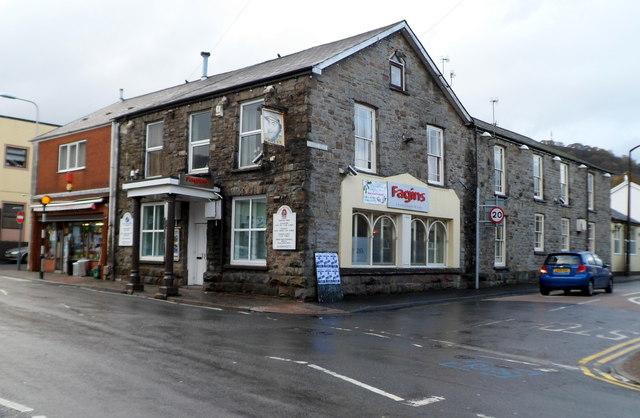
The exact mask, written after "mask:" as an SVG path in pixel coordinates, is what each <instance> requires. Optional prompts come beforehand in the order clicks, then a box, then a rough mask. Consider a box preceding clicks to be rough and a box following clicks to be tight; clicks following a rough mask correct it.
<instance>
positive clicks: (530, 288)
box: [0, 266, 640, 390]
mask: <svg viewBox="0 0 640 418" xmlns="http://www.w3.org/2000/svg"><path fill="white" fill-rule="evenodd" d="M2 267H3V268H1V269H0V276H6V277H14V278H21V279H27V280H37V281H40V280H43V281H44V282H46V283H51V284H60V285H68V286H77V287H85V288H90V289H92V290H97V291H103V292H113V293H125V294H126V293H127V292H126V289H125V287H126V284H127V282H125V281H110V280H100V279H94V278H92V277H77V276H67V275H65V274H56V273H45V274H44V279H40V278H39V272H31V271H25V270H20V271H19V270H16V269H10V268H5V267H6V266H2ZM615 280H616V283H621V282H627V281H640V275H636V276H629V277H624V276H616V277H615ZM538 291H539V288H538V284H537V283H523V284H515V285H504V286H495V287H488V288H481V289H433V290H429V291H426V292H415V293H404V294H391V295H389V294H384V295H366V296H357V297H345V298H344V300H343V301H340V302H331V303H320V302H302V301H294V300H291V299H288V298H281V297H271V296H261V295H247V294H229V293H216V292H205V291H203V289H202V286H183V287H180V289H179V292H180V296H170V297H168V298H166V297H161V296H160V292H159V286H157V285H148V284H145V285H144V290H143V291H140V292H134V293H133V294H132V296H133V297H142V298H155V299H168V300H169V301H170V302H173V303H177V304H185V305H193V306H202V307H206V308H210V309H234V310H242V311H248V312H263V313H278V314H294V315H315V316H327V315H347V314H357V313H365V312H375V311H393V310H398V309H406V308H414V307H420V306H428V305H433V304H442V303H450V302H459V301H465V300H480V299H487V298H495V297H505V296H514V295H524V294H530V293H537V292H538ZM615 372H616V374H617V375H618V376H620V378H621V380H622V381H624V382H625V383H626V384H630V385H632V386H633V387H634V388H635V387H637V390H640V351H636V352H633V353H631V354H629V355H628V356H627V357H626V358H625V359H624V360H623V361H621V362H620V363H618V364H617V365H616V366H615Z"/></svg>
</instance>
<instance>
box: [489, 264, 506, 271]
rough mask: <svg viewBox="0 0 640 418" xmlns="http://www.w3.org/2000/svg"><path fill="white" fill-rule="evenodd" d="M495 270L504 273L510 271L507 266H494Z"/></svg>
mask: <svg viewBox="0 0 640 418" xmlns="http://www.w3.org/2000/svg"><path fill="white" fill-rule="evenodd" d="M493 269H494V270H502V271H504V270H509V267H507V266H495V265H494V266H493Z"/></svg>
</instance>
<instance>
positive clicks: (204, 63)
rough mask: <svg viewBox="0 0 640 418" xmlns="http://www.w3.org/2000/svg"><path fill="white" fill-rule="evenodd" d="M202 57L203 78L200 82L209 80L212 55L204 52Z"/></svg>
mask: <svg viewBox="0 0 640 418" xmlns="http://www.w3.org/2000/svg"><path fill="white" fill-rule="evenodd" d="M200 55H201V56H202V77H200V80H206V79H207V66H208V64H209V57H210V56H211V53H210V52H205V51H202V52H201V53H200Z"/></svg>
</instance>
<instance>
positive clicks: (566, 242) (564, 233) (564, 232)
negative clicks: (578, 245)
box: [560, 218, 571, 251]
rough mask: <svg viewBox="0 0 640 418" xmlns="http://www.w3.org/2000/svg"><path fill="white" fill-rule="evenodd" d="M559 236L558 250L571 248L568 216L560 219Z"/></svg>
mask: <svg viewBox="0 0 640 418" xmlns="http://www.w3.org/2000/svg"><path fill="white" fill-rule="evenodd" d="M560 236H561V239H562V241H561V243H560V244H561V248H560V251H569V250H571V220H570V219H569V218H562V219H560Z"/></svg>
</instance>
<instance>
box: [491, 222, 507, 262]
mask: <svg viewBox="0 0 640 418" xmlns="http://www.w3.org/2000/svg"><path fill="white" fill-rule="evenodd" d="M494 233H495V236H494V255H493V265H494V266H495V267H505V266H506V265H507V262H506V260H507V253H506V251H507V245H506V243H507V241H506V234H507V226H506V223H505V222H504V221H502V222H501V223H499V224H497V225H496V226H495V232H494Z"/></svg>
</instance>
